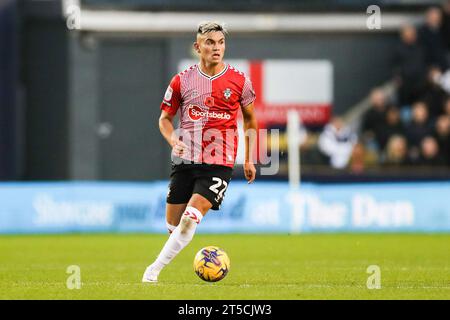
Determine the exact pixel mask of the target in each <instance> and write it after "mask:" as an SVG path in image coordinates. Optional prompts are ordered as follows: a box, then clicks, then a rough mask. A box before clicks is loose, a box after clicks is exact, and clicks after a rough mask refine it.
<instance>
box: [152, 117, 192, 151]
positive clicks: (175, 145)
mask: <svg viewBox="0 0 450 320" xmlns="http://www.w3.org/2000/svg"><path fill="white" fill-rule="evenodd" d="M174 117H175V116H174V115H171V114H170V113H168V112H167V111H164V110H163V111H161V116H160V117H159V131H161V134H162V136H163V137H164V139H166V141H167V143H169V145H170V146H171V147H172V153H173V154H174V155H175V156H177V157H181V156H182V155H183V152H184V151H185V150H186V145H185V144H184V143H183V142H182V141H180V140H179V139H178V136H177V135H176V134H175V129H174V127H173V118H174Z"/></svg>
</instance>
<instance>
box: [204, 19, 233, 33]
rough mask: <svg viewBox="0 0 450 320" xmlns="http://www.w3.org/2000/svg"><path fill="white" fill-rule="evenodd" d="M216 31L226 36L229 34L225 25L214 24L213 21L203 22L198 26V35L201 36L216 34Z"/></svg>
mask: <svg viewBox="0 0 450 320" xmlns="http://www.w3.org/2000/svg"><path fill="white" fill-rule="evenodd" d="M215 31H220V32H222V33H223V34H224V35H225V34H228V32H227V30H226V29H225V26H224V24H220V23H218V22H213V21H205V22H201V23H200V24H199V25H198V29H197V34H198V35H201V34H207V33H209V32H215Z"/></svg>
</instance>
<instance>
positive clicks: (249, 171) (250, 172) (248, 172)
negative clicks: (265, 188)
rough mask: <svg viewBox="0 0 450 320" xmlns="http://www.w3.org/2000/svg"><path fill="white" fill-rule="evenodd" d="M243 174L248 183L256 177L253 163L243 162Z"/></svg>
mask: <svg viewBox="0 0 450 320" xmlns="http://www.w3.org/2000/svg"><path fill="white" fill-rule="evenodd" d="M244 175H245V179H247V181H248V183H252V182H253V181H254V180H255V178H256V168H255V165H254V164H253V163H251V162H245V163H244Z"/></svg>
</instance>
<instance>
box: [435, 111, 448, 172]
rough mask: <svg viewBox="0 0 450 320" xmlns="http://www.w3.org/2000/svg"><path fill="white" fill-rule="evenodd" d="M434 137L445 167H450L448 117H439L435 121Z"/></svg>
mask: <svg viewBox="0 0 450 320" xmlns="http://www.w3.org/2000/svg"><path fill="white" fill-rule="evenodd" d="M434 137H435V138H436V141H437V142H438V145H439V150H440V152H441V154H442V157H443V158H444V160H445V162H446V164H447V165H450V116H448V115H445V114H443V115H441V116H440V117H439V118H438V119H437V120H436V125H435V131H434Z"/></svg>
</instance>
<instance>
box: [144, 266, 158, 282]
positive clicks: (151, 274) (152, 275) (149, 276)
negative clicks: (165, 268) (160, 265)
mask: <svg viewBox="0 0 450 320" xmlns="http://www.w3.org/2000/svg"><path fill="white" fill-rule="evenodd" d="M158 275H159V272H157V271H155V270H153V268H152V266H151V265H149V266H148V267H147V269H145V272H144V275H143V276H142V282H150V283H156V282H158Z"/></svg>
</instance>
